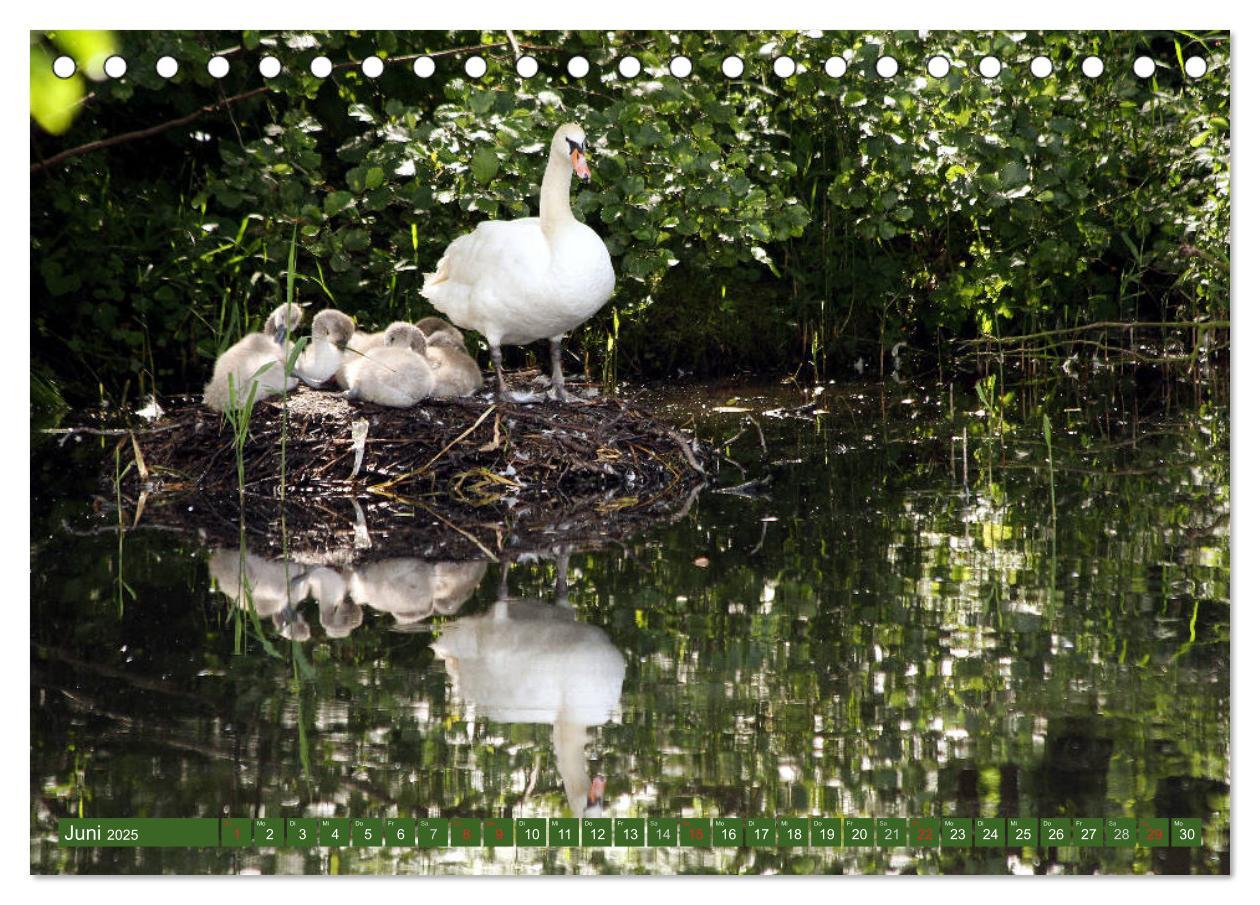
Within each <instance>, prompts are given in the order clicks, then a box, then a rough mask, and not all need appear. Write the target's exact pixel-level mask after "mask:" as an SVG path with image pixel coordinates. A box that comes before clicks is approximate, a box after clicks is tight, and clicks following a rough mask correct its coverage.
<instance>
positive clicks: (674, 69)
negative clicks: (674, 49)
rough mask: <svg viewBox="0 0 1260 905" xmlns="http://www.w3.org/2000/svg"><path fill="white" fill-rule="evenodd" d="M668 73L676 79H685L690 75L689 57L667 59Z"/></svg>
mask: <svg viewBox="0 0 1260 905" xmlns="http://www.w3.org/2000/svg"><path fill="white" fill-rule="evenodd" d="M669 74H670V75H672V76H673V77H674V78H676V79H685V78H686V77H687V76H689V75H691V58H690V57H674V58H673V59H672V60H670V61H669Z"/></svg>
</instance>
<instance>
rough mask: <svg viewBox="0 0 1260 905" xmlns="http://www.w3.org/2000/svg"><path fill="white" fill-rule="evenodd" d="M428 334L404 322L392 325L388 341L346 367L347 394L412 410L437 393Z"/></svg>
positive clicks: (386, 337) (378, 403) (387, 331)
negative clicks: (430, 362) (430, 360)
mask: <svg viewBox="0 0 1260 905" xmlns="http://www.w3.org/2000/svg"><path fill="white" fill-rule="evenodd" d="M426 346H427V343H426V342H425V338H424V333H423V332H421V331H420V329H419V328H417V327H415V326H413V325H412V324H408V323H405V322H402V321H399V322H398V323H395V324H390V326H389V329H387V330H386V331H385V341H384V342H383V343H382V344H381V345H379V346H376V347H375V348H372V349H369V350H368V351H367V352H366V353H365V354H364V355H362V356H360V357H358V358H356V359H355V360H353V361H350V362H347V363H346V365H345V372H346V383H347V395H348V396H349V397H350V398H351V399H359V400H362V401H364V402H374V403H376V404H377V405H387V406H390V407H391V408H410V407H411V406H413V405H415V404H416V403H418V402H419V401H420V400H421V399H424V398H425V397H426V396H428V395H429V394H430V393H432V392H433V368H432V366H431V365H430V364H429V361H428V359H427V358H426V357H425V354H424V353H425V349H426Z"/></svg>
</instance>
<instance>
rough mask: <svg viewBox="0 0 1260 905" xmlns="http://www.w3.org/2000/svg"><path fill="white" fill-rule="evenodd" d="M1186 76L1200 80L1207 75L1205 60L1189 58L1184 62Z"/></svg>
mask: <svg viewBox="0 0 1260 905" xmlns="http://www.w3.org/2000/svg"><path fill="white" fill-rule="evenodd" d="M1186 75H1188V76H1190V78H1192V79H1201V78H1203V77H1204V76H1205V75H1207V60H1205V59H1203V57H1189V58H1188V59H1187V60H1186Z"/></svg>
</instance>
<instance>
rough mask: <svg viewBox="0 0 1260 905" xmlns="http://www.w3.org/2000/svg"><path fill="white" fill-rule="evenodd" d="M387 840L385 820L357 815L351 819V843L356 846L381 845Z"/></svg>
mask: <svg viewBox="0 0 1260 905" xmlns="http://www.w3.org/2000/svg"><path fill="white" fill-rule="evenodd" d="M384 840H385V821H384V820H373V819H371V818H365V817H356V818H355V819H354V820H351V821H350V844H351V845H352V846H354V847H355V848H367V847H369V846H374V845H381V844H383V842H384Z"/></svg>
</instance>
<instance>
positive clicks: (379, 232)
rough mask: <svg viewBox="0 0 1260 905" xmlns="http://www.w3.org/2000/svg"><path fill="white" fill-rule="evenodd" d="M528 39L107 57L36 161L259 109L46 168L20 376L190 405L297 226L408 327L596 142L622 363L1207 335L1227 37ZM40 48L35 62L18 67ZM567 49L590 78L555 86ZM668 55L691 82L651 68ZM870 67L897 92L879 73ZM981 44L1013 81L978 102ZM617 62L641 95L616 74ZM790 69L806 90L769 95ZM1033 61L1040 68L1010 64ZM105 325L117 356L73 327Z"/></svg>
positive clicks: (351, 290) (346, 287) (38, 197)
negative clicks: (462, 243)
mask: <svg viewBox="0 0 1260 905" xmlns="http://www.w3.org/2000/svg"><path fill="white" fill-rule="evenodd" d="M515 38H516V40H518V41H519V42H520V43H521V44H522V45H523V46H524V47H525V48H526V49H528V50H529V51H530V52H531V53H533V54H535V56H537V57H538V58H539V60H540V62H541V64H542V65H541V71H540V73H539V75H538V76H536V77H535V78H533V79H530V80H523V79H520V78H519V77H518V76H517V75H516V74H515V72H514V70H513V61H512V53H511V48H510V47H509V46H508V42H507V40H506V36H505V35H503V34H501V33H490V32H487V33H448V32H410V33H408V32H398V33H393V32H391V33H384V32H381V33H375V32H372V33H368V32H363V33H341V32H334V33H306V32H301V33H287V32H286V33H279V34H274V33H267V32H264V33H255V34H250V35H246V36H242V35H240V34H215V33H140V32H127V33H123V34H120V35H119V36H118V37H117V40H118V42H119V43H120V50H121V52H122V53H124V54H125V55H126V56H127V57H128V59H129V61H130V64H129V68H128V73H127V76H126V77H125V78H123V79H120V80H114V81H107V82H102V83H98V84H97V86H96V88H95V91H96V95H95V96H94V98H93V100H92V102H91V103H90V104H85V105H83V110H82V112H81V113H80V115H79V117H78V119H77V120H76V121H75V122H74V124H73V125H72V126H71V127H70V130H69V131H68V132H67V133H66V134H65V135H64V136H61V137H59V138H56V139H52V138H50V137H49V136H47V135H44V134H42V133H41V132H39V131H38V130H35V131H33V136H32V158H33V160H35V161H37V162H38V161H39V160H40V159H43V158H47V157H49V156H50V155H52V154H54V153H56V152H58V151H60V150H62V149H64V148H68V147H72V146H75V145H79V144H83V143H86V142H89V141H92V140H94V139H98V138H102V137H106V136H111V135H116V134H119V133H123V132H127V131H130V130H134V129H137V128H144V127H148V126H152V125H155V124H159V123H163V122H169V121H171V120H174V119H176V118H179V117H182V116H186V115H188V114H189V113H190V112H192V111H195V110H196V109H197V108H199V107H201V106H203V105H205V104H207V103H211V102H213V101H214V100H216V99H217V98H219V97H221V96H225V97H232V96H235V95H238V94H243V93H245V92H248V91H250V90H252V89H255V88H257V87H259V86H260V85H261V84H262V80H261V78H260V77H259V76H258V75H257V70H256V66H257V60H258V58H259V57H260V56H261V55H263V54H264V53H266V54H274V55H276V56H278V57H279V58H280V59H281V61H282V63H283V64H284V70H283V71H282V73H281V74H280V75H279V76H277V77H276V78H274V79H272V80H270V81H269V82H268V83H267V84H268V86H269V87H270V89H271V90H269V91H268V92H266V93H265V94H263V95H259V96H255V97H251V98H248V99H245V100H242V101H239V102H236V103H233V104H231V105H230V106H229V107H227V108H221V109H218V110H216V111H214V112H212V113H210V114H207V115H205V116H202V117H200V118H198V119H196V120H195V121H193V122H192V123H191V124H189V125H187V126H183V127H179V128H174V129H170V130H168V131H165V132H163V133H161V134H159V135H156V136H153V137H150V138H146V139H144V140H141V141H135V142H127V143H123V144H120V145H116V146H114V147H112V148H109V149H108V150H105V151H96V152H93V153H89V154H84V155H81V156H76V157H72V158H70V159H68V160H66V161H64V162H62V163H60V164H58V165H55V166H52V167H49V168H48V169H47V170H45V171H41V172H38V173H36V174H34V175H33V177H32V180H33V181H32V185H33V193H34V199H33V203H32V256H33V263H34V264H35V265H36V270H37V271H38V273H39V274H40V277H41V279H39V280H37V282H36V296H35V299H34V306H35V307H34V312H35V317H34V318H33V330H34V336H33V338H32V339H33V344H32V345H33V349H34V356H35V359H36V362H37V368H39V369H40V370H41V371H43V372H45V373H47V374H54V375H58V376H60V377H62V378H63V379H66V380H69V381H72V382H75V383H77V384H79V385H80V386H81V387H90V388H91V389H92V391H93V392H94V391H95V388H96V386H97V384H98V382H99V383H103V384H104V385H105V386H106V388H107V390H109V391H112V392H117V391H118V390H120V389H121V385H122V384H123V383H124V382H126V381H128V380H129V379H131V380H132V385H133V387H134V385H135V384H134V378H133V377H132V376H131V375H133V374H134V373H135V372H141V373H142V374H143V376H142V377H141V380H142V382H144V383H145V384H146V385H149V384H150V383H151V382H156V383H157V384H158V385H159V386H160V387H161V388H163V389H166V390H175V389H180V388H183V387H186V386H190V385H195V384H196V383H198V382H199V381H201V380H202V379H204V375H205V373H206V371H207V370H208V365H209V359H210V357H211V356H212V355H213V354H214V353H215V352H216V351H217V350H218V349H220V348H222V347H223V346H224V345H226V344H227V343H228V342H230V341H231V340H232V339H233V338H234V337H235V336H236V335H238V334H239V332H240V331H241V330H244V329H247V328H248V327H250V326H251V325H253V324H256V323H257V321H258V319H259V318H260V317H261V316H262V314H263V312H264V311H265V309H267V308H268V307H269V306H270V305H272V304H274V303H275V302H276V301H277V300H278V298H279V286H280V284H281V280H282V276H283V274H282V272H283V270H284V254H283V250H282V249H283V248H284V247H285V246H286V244H287V236H288V235H289V231H290V230H291V228H292V226H293V225H297V226H298V227H299V231H298V235H299V243H300V248H299V256H298V264H297V268H298V271H299V273H298V280H299V282H298V292H299V295H300V296H301V298H302V299H303V301H309V302H315V303H317V304H326V303H335V304H337V305H338V306H340V307H342V308H344V309H346V310H348V311H350V312H351V313H354V314H356V315H357V316H358V317H359V318H360V320H361V321H362V322H363V323H365V324H367V325H369V326H376V325H380V324H383V323H385V322H387V321H389V320H392V319H394V318H397V317H414V316H419V315H421V314H423V313H426V311H427V308H426V305H425V303H424V302H423V301H422V300H421V299H420V297H419V287H420V285H421V281H422V275H423V273H424V271H425V270H427V269H431V267H432V266H433V264H434V263H435V262H436V260H437V258H438V257H439V256H440V254H441V252H442V250H443V249H444V248H445V246H446V245H447V244H448V243H449V242H450V241H451V240H452V239H453V238H455V237H456V236H458V235H460V234H462V233H464V232H466V231H468V230H469V229H471V228H472V227H473V226H475V225H476V223H477V222H479V221H481V220H483V219H486V218H511V217H520V216H529V215H532V214H535V213H537V191H538V185H539V181H540V179H541V174H542V169H543V167H544V165H545V152H546V147H547V141H548V140H549V138H550V136H551V134H552V132H553V131H554V129H555V127H556V126H557V125H558V124H560V123H561V122H565V121H569V120H572V121H576V122H579V123H581V124H582V125H583V126H584V128H585V129H586V130H587V132H588V134H589V136H590V161H591V167H592V171H593V174H594V178H593V180H592V182H591V184H590V185H589V186H581V187H576V188H575V189H574V192H573V204H574V209H575V212H576V213H577V215H578V216H579V217H580V218H582V219H583V220H585V221H586V222H587V223H589V224H591V225H592V226H593V227H594V228H595V229H597V231H599V232H600V234H601V235H602V236H603V237H604V239H605V241H606V243H607V245H608V247H609V250H610V252H611V253H612V254H613V256H614V266H615V267H616V270H617V273H618V287H617V293H616V295H615V297H614V300H613V303H612V305H611V306H610V307H609V309H608V310H606V311H605V312H604V313H603V314H601V315H600V316H599V317H598V318H597V319H596V321H595V322H594V323H593V324H592V328H591V329H590V330H588V331H586V333H585V334H584V336H583V337H582V338H583V339H584V340H585V341H586V343H587V350H588V352H589V354H590V355H592V356H595V357H598V356H602V355H605V354H609V353H608V352H607V351H606V350H608V349H610V348H611V354H612V355H615V356H617V357H618V358H620V359H622V365H623V367H622V373H627V372H633V371H638V372H640V373H674V372H675V370H676V369H678V368H690V369H702V370H710V371H713V370H719V371H726V370H729V369H731V368H756V367H772V368H775V369H782V370H796V369H797V368H798V367H799V365H800V364H801V362H802V359H807V362H808V363H809V364H811V365H812V366H813V368H814V370H815V372H816V374H817V375H820V376H821V375H823V374H828V373H832V374H834V373H842V372H844V371H847V369H848V368H849V367H850V366H851V365H852V364H854V363H855V362H856V361H857V360H858V359H860V358H864V359H865V360H867V361H870V360H872V358H873V357H875V356H876V355H878V354H879V350H880V349H881V348H887V347H888V346H889V345H891V344H892V343H893V342H897V341H900V340H902V339H906V340H909V341H910V342H911V343H912V344H913V345H923V344H926V343H929V342H934V341H936V339H937V338H938V337H949V336H951V335H959V334H961V335H971V334H974V333H975V332H978V331H980V332H982V331H989V330H998V329H1001V330H1002V331H1003V332H1004V333H1005V334H1008V335H1009V334H1010V333H1013V332H1020V331H1021V330H1033V329H1039V328H1046V327H1054V326H1057V325H1066V324H1076V323H1079V322H1088V321H1089V320H1093V319H1097V318H1100V317H1107V318H1113V317H1124V318H1132V319H1145V320H1155V319H1192V318H1195V317H1201V316H1204V315H1210V316H1212V317H1214V318H1220V317H1224V316H1227V313H1228V307H1227V306H1228V301H1227V300H1228V285H1227V273H1228V255H1229V250H1228V235H1229V234H1228V222H1229V201H1228V179H1229V171H1228V161H1229V128H1228V113H1229V91H1228V69H1227V67H1228V43H1227V39H1226V37H1225V36H1221V35H1209V36H1187V35H1185V34H1174V33H1107V34H1098V35H1090V36H1089V41H1088V42H1084V41H1082V40H1081V39H1080V36H1079V35H1074V34H1068V33H1044V34H1038V33H1027V34H1025V33H987V32H985V33H963V34H959V33H922V34H921V33H917V32H904V33H903V32H898V33H895V34H890V33H837V32H825V33H823V32H757V33H744V32H741V33H704V32H681V33H664V32H650V33H585V32H582V33H524V32H522V33H517V34H516V35H515ZM1086 45H1088V49H1089V51H1090V52H1095V53H1098V54H1099V55H1100V56H1101V57H1102V58H1103V59H1104V60H1105V61H1106V63H1107V67H1108V69H1107V72H1106V73H1105V74H1104V76H1103V77H1101V78H1099V79H1096V80H1090V79H1086V78H1085V77H1083V76H1082V75H1081V74H1080V72H1079V63H1080V59H1081V58H1082V56H1083V48H1084V47H1086ZM458 48H478V49H479V52H480V53H482V55H483V56H485V58H486V59H487V61H488V63H489V70H488V72H487V74H486V75H485V76H484V77H483V78H481V79H471V78H469V77H467V76H466V75H465V74H464V73H463V69H462V56H461V54H459V53H456V54H453V55H445V56H438V57H436V58H435V59H436V61H437V66H438V68H437V73H436V74H435V75H434V76H433V77H432V78H429V79H420V78H417V77H416V76H415V75H414V74H413V73H412V72H411V68H410V62H409V58H410V57H411V56H413V55H417V54H421V53H425V52H429V53H434V52H438V51H447V50H451V49H458ZM51 52H54V51H53V43H52V41H51V40H50V39H47V38H39V39H37V40H36V41H35V43H33V45H32V66H42V65H43V62H41V61H42V60H44V59H45V58H46V57H47V55H48V54H49V53H51ZM215 52H223V53H224V54H225V55H226V56H227V58H228V59H229V60H230V61H231V63H232V67H233V68H232V71H231V72H230V73H229V75H228V76H227V77H226V78H224V79H223V80H221V81H215V80H213V79H211V78H210V77H209V76H208V75H207V73H206V70H205V61H206V60H207V59H209V56H210V55H211V54H212V53H215ZM164 53H169V54H171V55H173V56H175V57H176V58H177V59H179V60H180V62H181V66H180V71H179V73H178V74H177V75H176V76H175V78H174V79H172V80H171V81H170V82H166V81H164V80H162V79H161V78H159V77H157V76H156V74H155V73H154V72H153V61H154V60H155V59H156V57H157V56H159V55H160V54H164ZM376 53H384V54H385V55H386V58H387V61H388V62H387V65H386V71H385V73H384V74H383V75H382V76H381V77H380V78H379V79H368V78H367V77H365V76H364V75H363V74H362V72H361V71H360V69H359V68H358V63H359V61H361V60H362V59H364V58H365V57H366V56H368V55H371V54H376ZM571 53H582V54H583V55H585V56H586V57H587V58H588V59H590V61H591V63H592V71H591V74H590V75H589V76H587V77H585V78H582V79H575V78H572V77H571V76H569V75H567V73H566V72H565V69H564V63H565V61H566V60H567V57H568V55H569V54H571ZM680 53H681V54H686V55H687V56H689V57H690V58H691V59H692V61H693V64H694V74H693V75H692V76H691V77H689V78H686V79H676V78H674V77H673V76H671V75H669V74H668V69H667V66H668V62H669V60H670V58H671V57H673V56H674V55H676V54H680ZM732 53H733V54H738V55H740V56H742V57H743V58H744V59H745V61H746V65H747V69H746V72H745V75H744V76H743V77H742V78H740V79H737V80H729V79H727V78H725V77H724V76H722V75H721V74H720V65H721V60H722V58H723V57H725V56H726V55H728V54H732ZM883 53H891V54H893V55H895V56H896V57H897V58H898V59H899V61H900V64H901V71H900V74H899V75H898V76H896V77H895V78H892V79H883V78H880V77H879V76H878V75H877V74H876V73H875V71H874V64H875V61H876V59H877V58H878V57H879V56H880V55H881V54H883ZM990 53H991V54H995V55H997V56H998V57H999V58H1000V59H1002V61H1003V63H1004V67H1003V70H1002V72H1001V74H1000V75H999V76H998V77H997V78H995V79H991V80H986V79H982V78H980V77H979V76H978V75H976V65H977V63H978V61H979V60H980V58H981V57H982V56H984V55H986V54H990ZM1138 53H1149V54H1150V55H1152V56H1153V57H1154V58H1155V59H1156V60H1157V61H1158V63H1159V68H1158V69H1157V73H1156V75H1155V77H1154V78H1152V79H1147V80H1141V79H1138V78H1137V77H1136V76H1134V75H1132V73H1131V70H1130V69H1129V64H1130V61H1131V60H1132V58H1133V57H1134V56H1135V55H1137V54H1138ZM1190 53H1195V54H1198V55H1201V56H1204V57H1205V58H1207V59H1208V60H1209V63H1210V67H1211V68H1210V69H1209V73H1208V75H1207V76H1206V77H1205V78H1203V79H1202V80H1200V81H1197V82H1195V81H1191V80H1189V79H1187V78H1186V77H1184V76H1183V75H1182V74H1181V63H1180V60H1182V59H1184V58H1185V57H1186V56H1188V55H1189V54H1190ZM317 54H325V55H327V56H329V57H330V58H331V59H332V60H333V61H334V63H335V64H336V65H337V66H338V67H339V68H337V69H335V70H334V72H333V75H332V76H331V77H330V78H328V79H325V80H320V79H316V78H315V77H313V76H312V75H310V73H309V69H308V65H309V61H310V60H311V59H312V58H313V57H314V56H316V55H317ZM626 54H634V55H635V56H637V57H638V58H639V59H640V61H641V62H642V64H643V66H644V72H643V74H642V75H641V76H640V77H638V78H636V79H631V80H626V79H623V78H621V77H619V76H618V75H617V71H616V61H617V60H618V59H619V58H620V57H622V56H624V55H626ZM779 54H788V55H790V56H792V57H793V58H794V59H795V60H796V61H797V62H798V64H799V68H798V73H797V74H796V75H794V76H792V77H790V78H788V79H779V78H778V77H777V76H775V75H773V74H772V72H771V61H772V60H773V58H774V57H775V56H777V55H779ZM935 54H942V55H944V56H946V57H947V58H949V59H950V60H951V61H953V64H954V65H953V67H952V68H951V70H950V72H949V74H948V75H947V76H946V77H945V78H943V79H939V80H938V79H935V78H931V77H929V76H927V75H926V74H925V69H924V66H925V63H926V60H927V59H928V58H929V57H930V56H933V55H935ZM1037 54H1044V55H1046V56H1048V57H1050V59H1051V60H1052V61H1053V62H1054V65H1055V72H1054V73H1053V74H1052V75H1051V76H1049V77H1048V78H1044V79H1037V78H1035V77H1033V76H1032V75H1031V74H1030V73H1029V70H1028V65H1027V63H1028V60H1030V59H1031V58H1032V57H1033V56H1034V55H1037ZM832 55H841V56H844V57H846V58H847V59H848V61H849V65H848V71H847V72H846V74H845V75H844V76H843V77H842V78H841V79H839V80H836V79H832V78H831V77H829V76H827V75H826V74H825V72H824V71H823V66H822V63H823V61H825V60H826V59H827V58H828V57H829V56H832ZM1134 249H1137V252H1136V253H1135V251H1134ZM76 280H77V281H78V282H77V284H76V283H75V281H76ZM102 306H106V307H109V308H111V309H112V312H113V321H112V323H113V324H114V326H112V327H111V328H110V332H108V333H101V334H97V335H93V336H84V335H75V336H66V335H65V334H66V332H67V329H68V327H67V325H69V324H75V323H84V322H88V321H89V320H90V319H91V318H93V316H94V315H95V312H96V310H97V309H99V308H100V307H102ZM614 307H615V308H616V310H617V312H618V313H619V315H620V317H621V329H620V331H619V334H618V338H617V342H616V343H611V344H610V343H607V342H605V340H606V338H607V336H610V335H611V332H612V331H611V318H612V308H614ZM1004 322H1005V326H1003V323H1004ZM137 338H138V339H137ZM67 348H69V349H70V350H71V351H72V354H71V355H70V356H69V357H67V356H66V355H65V352H66V350H67ZM842 369H843V371H842Z"/></svg>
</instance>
